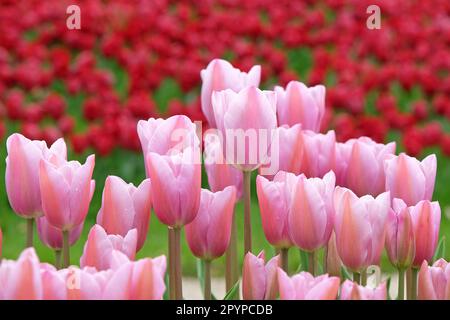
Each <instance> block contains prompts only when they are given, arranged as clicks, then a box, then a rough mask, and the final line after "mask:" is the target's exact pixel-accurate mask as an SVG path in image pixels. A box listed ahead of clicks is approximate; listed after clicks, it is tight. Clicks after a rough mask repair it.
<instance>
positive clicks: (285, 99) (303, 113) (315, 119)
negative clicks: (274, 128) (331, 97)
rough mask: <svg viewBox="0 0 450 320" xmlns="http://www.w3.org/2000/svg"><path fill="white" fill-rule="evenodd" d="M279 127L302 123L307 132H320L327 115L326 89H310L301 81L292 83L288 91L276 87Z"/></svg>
mask: <svg viewBox="0 0 450 320" xmlns="http://www.w3.org/2000/svg"><path fill="white" fill-rule="evenodd" d="M275 93H276V94H277V116H278V125H279V126H281V125H288V126H293V125H295V124H297V123H300V124H301V126H302V128H303V129H305V130H311V131H315V132H319V130H320V125H321V122H322V118H323V116H324V114H325V87H324V86H322V85H317V86H314V87H310V88H308V87H307V86H305V85H304V84H303V83H301V82H299V81H291V82H289V83H288V84H287V86H286V90H285V89H283V88H282V87H279V86H276V87H275Z"/></svg>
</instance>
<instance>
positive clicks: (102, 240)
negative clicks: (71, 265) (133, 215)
mask: <svg viewBox="0 0 450 320" xmlns="http://www.w3.org/2000/svg"><path fill="white" fill-rule="evenodd" d="M136 242H137V230H136V229H131V230H130V231H128V233H127V234H126V236H125V237H122V236H120V235H111V234H110V235H108V234H106V231H105V230H104V229H103V228H102V227H101V226H100V225H98V224H96V225H94V226H93V227H92V228H91V231H89V235H88V239H87V241H86V244H85V245H84V250H83V255H82V256H81V258H80V266H81V267H82V268H84V267H88V266H90V267H95V268H96V269H97V270H107V269H109V268H110V267H111V254H112V251H113V250H119V251H121V252H122V253H124V254H125V255H126V256H127V257H128V258H129V259H131V260H134V257H135V254H136Z"/></svg>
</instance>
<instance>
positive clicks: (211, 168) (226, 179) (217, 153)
mask: <svg viewBox="0 0 450 320" xmlns="http://www.w3.org/2000/svg"><path fill="white" fill-rule="evenodd" d="M216 137H217V136H216V135H213V134H206V135H205V138H204V142H205V170H206V174H207V176H208V184H209V187H210V189H211V191H213V192H217V191H221V190H223V189H225V188H226V187H228V186H234V187H235V188H236V190H237V198H238V199H240V198H241V197H242V179H243V175H242V171H240V170H238V169H236V168H235V167H233V166H232V165H230V164H228V163H226V160H225V157H224V156H223V149H222V146H221V143H220V139H217V138H216Z"/></svg>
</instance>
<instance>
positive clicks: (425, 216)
mask: <svg viewBox="0 0 450 320" xmlns="http://www.w3.org/2000/svg"><path fill="white" fill-rule="evenodd" d="M410 212H411V218H412V224H413V227H414V238H415V242H416V244H415V246H416V254H415V256H414V261H413V266H414V267H417V268H419V267H420V266H421V265H422V262H423V261H424V260H426V261H431V259H432V258H433V255H434V252H435V251H436V246H437V244H438V237H439V226H440V223H441V207H440V206H439V202H437V201H435V202H430V201H428V200H424V201H420V202H419V203H418V204H416V205H415V206H414V207H413V208H410Z"/></svg>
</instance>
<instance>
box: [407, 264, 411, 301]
mask: <svg viewBox="0 0 450 320" xmlns="http://www.w3.org/2000/svg"><path fill="white" fill-rule="evenodd" d="M406 299H407V300H412V270H411V267H409V268H408V269H407V270H406Z"/></svg>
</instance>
